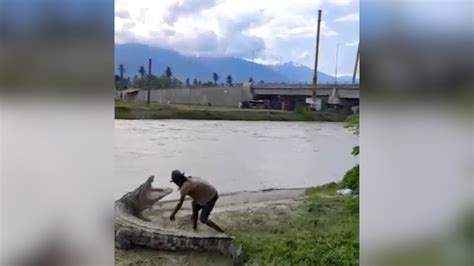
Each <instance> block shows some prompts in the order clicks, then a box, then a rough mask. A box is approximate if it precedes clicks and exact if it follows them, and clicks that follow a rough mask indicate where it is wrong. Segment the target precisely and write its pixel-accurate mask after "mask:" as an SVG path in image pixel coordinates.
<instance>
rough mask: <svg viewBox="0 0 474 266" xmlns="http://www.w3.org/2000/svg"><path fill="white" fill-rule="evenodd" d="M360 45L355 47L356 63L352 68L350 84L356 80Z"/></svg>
mask: <svg viewBox="0 0 474 266" xmlns="http://www.w3.org/2000/svg"><path fill="white" fill-rule="evenodd" d="M359 49H360V43H359V45H358V46H357V55H356V63H355V66H354V75H352V84H355V80H356V75H357V67H358V65H359V57H360V51H359Z"/></svg>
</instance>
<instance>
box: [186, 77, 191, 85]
mask: <svg viewBox="0 0 474 266" xmlns="http://www.w3.org/2000/svg"><path fill="white" fill-rule="evenodd" d="M189 85H190V83H189V78H186V86H188V87H189Z"/></svg>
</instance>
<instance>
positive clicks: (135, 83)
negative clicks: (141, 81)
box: [132, 75, 138, 87]
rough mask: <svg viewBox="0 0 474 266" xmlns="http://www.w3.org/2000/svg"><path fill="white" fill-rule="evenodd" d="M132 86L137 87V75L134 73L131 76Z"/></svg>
mask: <svg viewBox="0 0 474 266" xmlns="http://www.w3.org/2000/svg"><path fill="white" fill-rule="evenodd" d="M132 86H133V87H138V76H137V75H135V76H133V84H132Z"/></svg>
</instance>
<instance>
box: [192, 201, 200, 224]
mask: <svg viewBox="0 0 474 266" xmlns="http://www.w3.org/2000/svg"><path fill="white" fill-rule="evenodd" d="M191 205H192V207H193V216H192V220H193V229H194V230H196V228H197V220H198V216H199V210H200V209H201V206H199V204H197V203H196V202H195V201H194V200H193V202H192V203H191Z"/></svg>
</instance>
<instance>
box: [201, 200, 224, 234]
mask: <svg viewBox="0 0 474 266" xmlns="http://www.w3.org/2000/svg"><path fill="white" fill-rule="evenodd" d="M217 198H218V197H217V195H216V196H215V197H214V198H212V199H211V200H210V201H209V202H208V203H207V204H206V205H204V206H203V207H202V211H201V216H200V217H199V220H200V221H201V222H202V223H204V224H206V225H207V226H209V227H212V228H214V229H215V230H216V231H218V232H220V233H223V232H224V230H222V228H220V227H219V226H218V225H217V224H216V223H214V222H213V221H211V220H209V215H210V214H211V211H212V209H214V204H216V201H217Z"/></svg>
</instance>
